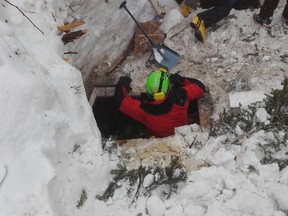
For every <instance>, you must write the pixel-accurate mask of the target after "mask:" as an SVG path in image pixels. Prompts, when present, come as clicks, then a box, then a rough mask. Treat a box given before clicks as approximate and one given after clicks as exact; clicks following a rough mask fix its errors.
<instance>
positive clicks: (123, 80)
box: [117, 76, 132, 92]
mask: <svg viewBox="0 0 288 216" xmlns="http://www.w3.org/2000/svg"><path fill="white" fill-rule="evenodd" d="M131 82H132V79H130V78H129V77H127V76H121V77H120V79H119V81H118V83H117V85H121V86H124V87H125V88H126V89H127V92H129V91H131V90H132V88H131V87H130V84H131Z"/></svg>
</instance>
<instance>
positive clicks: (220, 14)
mask: <svg viewBox="0 0 288 216" xmlns="http://www.w3.org/2000/svg"><path fill="white" fill-rule="evenodd" d="M236 1H237V0H218V1H215V0H200V6H201V7H202V8H209V9H208V10H205V11H202V12H200V13H198V14H197V16H198V17H200V18H201V19H203V20H204V24H205V27H208V26H211V25H212V24H214V23H217V22H218V21H220V20H222V19H223V18H225V17H227V16H228V15H229V13H230V11H231V9H232V7H233V5H234V4H235V2H236Z"/></svg>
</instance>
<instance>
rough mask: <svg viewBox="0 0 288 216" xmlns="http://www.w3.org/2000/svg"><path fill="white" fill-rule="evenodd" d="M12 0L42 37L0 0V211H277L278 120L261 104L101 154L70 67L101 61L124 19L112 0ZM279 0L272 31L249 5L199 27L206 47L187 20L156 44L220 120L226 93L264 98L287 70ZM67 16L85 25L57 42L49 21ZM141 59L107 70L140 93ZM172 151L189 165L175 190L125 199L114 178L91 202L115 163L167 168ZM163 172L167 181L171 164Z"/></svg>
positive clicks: (283, 156)
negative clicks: (204, 91)
mask: <svg viewBox="0 0 288 216" xmlns="http://www.w3.org/2000/svg"><path fill="white" fill-rule="evenodd" d="M161 2H163V1H161ZM12 3H13V4H15V5H17V6H18V7H19V8H20V9H21V10H22V11H23V12H24V13H25V14H27V16H28V17H29V18H30V19H31V21H33V23H34V24H35V25H36V26H37V27H39V29H40V30H41V31H43V32H44V35H43V34H42V33H41V31H39V30H38V29H37V28H36V27H35V26H33V25H32V23H31V22H29V20H28V19H27V17H25V16H23V14H21V12H20V11H18V10H17V8H15V7H13V6H11V5H10V4H8V3H7V1H3V3H2V4H1V6H0V47H1V54H0V76H1V79H0V82H1V84H0V110H1V116H0V122H1V130H0V131H1V133H0V146H1V153H0V215H1V216H2V215H3V216H18V215H19V216H20V215H31V216H33V215H50V216H58V215H100V216H106V215H107V216H108V215H118V216H124V215H125V216H129V215H131V216H132V215H133V216H135V215H142V216H145V215H153V216H160V215H164V214H165V215H166V216H172V215H177V216H178V215H179V216H181V215H183V216H184V215H185V216H196V215H198V216H202V215H206V216H207V215H221V216H223V215H229V216H230V215H257V216H258V215H259V216H266V215H267V216H268V215H276V216H284V215H286V214H287V211H288V206H287V203H288V198H287V197H288V190H287V188H288V181H287V179H288V169H287V167H286V164H285V160H287V151H286V148H285V145H286V146H287V145H288V143H287V127H284V126H282V128H281V127H279V125H278V126H277V124H275V121H274V120H275V115H271V112H270V111H271V110H270V109H269V110H268V108H267V107H264V106H259V107H256V108H255V109H254V110H250V111H249V110H248V111H245V112H244V111H243V112H240V114H239V113H238V115H237V118H236V117H235V116H234V117H233V116H231V118H230V121H231V124H224V126H223V127H219V129H218V130H217V131H216V132H215V131H214V135H213V136H212V134H207V133H201V132H200V131H198V130H197V128H196V127H195V126H193V125H192V126H185V127H183V128H177V129H176V136H174V137H169V138H166V139H163V140H160V141H157V140H154V141H153V140H149V141H147V142H146V143H145V145H143V146H141V145H139V146H135V145H131V146H129V145H126V146H125V145H124V146H122V147H117V148H116V149H114V150H113V151H112V154H111V153H109V149H104V151H103V149H102V143H101V135H100V133H99V130H98V128H97V125H96V122H95V119H94V117H93V114H92V111H91V107H90V105H89V104H88V101H87V98H86V95H85V90H84V86H83V81H82V74H81V72H83V73H84V75H85V76H87V74H86V72H87V71H90V69H91V68H93V66H94V64H95V63H96V62H101V61H102V60H103V64H105V65H108V66H109V62H110V63H111V61H112V59H113V58H115V56H117V55H118V54H119V53H120V52H121V51H122V50H121V49H124V47H125V45H127V44H128V41H129V39H130V38H129V37H132V35H133V31H132V29H133V26H135V25H134V24H133V21H132V20H131V19H130V17H128V15H127V14H125V13H124V12H123V11H120V10H119V9H118V7H119V3H121V2H118V1H116V2H114V1H112V2H110V1H103V2H102V1H101V2H100V1H96V2H95V1H79V2H75V1H72V0H71V1H70V0H66V1H53V0H49V1H44V2H42V1H36V0H27V1H20V0H15V1H13V2H12ZM138 5H139V7H138ZM127 6H128V7H129V9H131V11H132V13H135V15H136V16H137V17H138V15H140V14H141V12H143V14H141V17H139V18H140V19H139V20H145V19H146V18H147V17H151V5H150V3H149V1H144V0H138V1H135V2H133V1H129V2H128V5H127ZM281 6H283V5H281V4H280V5H279V7H278V8H277V9H276V11H275V15H274V20H273V24H274V25H273V27H271V28H265V27H262V26H259V25H256V24H255V23H254V22H253V20H252V16H253V13H255V11H254V12H252V11H250V10H246V11H234V10H233V11H232V12H231V16H229V17H228V18H227V19H225V20H223V21H221V22H219V23H218V24H217V25H216V26H215V27H214V28H210V29H208V30H207V36H208V39H207V43H205V44H202V43H198V42H197V41H196V39H195V36H194V33H193V31H192V29H191V28H190V27H189V28H188V27H187V28H184V29H183V30H182V31H180V32H178V33H177V34H175V35H173V36H171V37H170V38H169V39H166V40H165V44H166V45H167V46H169V47H170V48H171V49H173V50H175V51H177V52H178V53H180V54H181V61H180V63H179V65H178V66H177V67H175V68H174V69H173V70H172V71H171V72H172V73H174V72H179V73H180V75H183V76H187V77H194V78H198V79H200V80H202V81H203V82H204V83H205V84H206V85H207V86H208V87H209V89H210V93H211V95H212V100H213V103H214V105H215V107H214V111H215V115H214V117H215V118H214V119H216V120H217V118H218V119H220V120H221V117H223V116H222V111H223V110H224V109H227V108H229V93H230V92H241V91H251V92H253V91H257V92H258V91H259V92H263V94H269V93H270V91H271V88H275V89H281V88H282V86H281V82H282V81H283V79H284V76H287V71H288V67H287V61H288V59H287V56H288V53H287V50H288V43H287V42H288V41H287V39H288V37H287V30H286V29H284V28H283V25H282V23H281V21H280V18H281V9H282V8H281ZM142 7H144V10H142V9H143V8H142ZM116 9H117V10H116ZM197 12H198V11H194V12H193V13H192V14H191V15H190V16H189V17H187V18H185V19H184V20H183V21H182V22H186V21H187V19H191V18H192V17H193V16H194V15H195V14H196V13H197ZM152 15H155V14H152ZM73 17H75V18H84V21H85V22H86V24H85V26H83V27H85V28H87V29H88V33H87V35H85V36H84V37H83V38H81V40H77V41H75V42H74V43H71V44H68V45H67V46H65V47H64V46H63V43H62V41H61V36H60V35H58V32H57V26H58V25H63V23H64V22H65V21H71V20H72V19H74V18H73ZM128 20H130V21H128ZM171 29H172V28H171ZM122 42H123V43H122ZM114 45H115V46H114ZM67 50H69V51H76V52H78V53H79V55H78V56H70V59H71V61H70V62H69V63H67V62H65V61H64V60H63V53H64V52H65V51H67ZM150 56H151V53H147V54H145V55H142V56H141V58H139V56H133V55H131V56H129V57H128V58H127V60H126V61H124V62H123V64H122V65H121V66H119V67H118V68H117V70H116V71H115V74H114V76H121V75H129V76H131V77H132V78H133V82H132V87H133V89H134V90H135V92H140V91H141V90H143V89H144V84H145V82H144V81H145V79H146V77H147V75H148V74H149V73H150V71H151V70H153V69H155V67H156V66H155V64H153V63H151V61H150V60H149V59H150ZM110 57H111V58H110ZM74 66H75V67H77V68H82V69H83V71H81V72H80V71H78V70H77V69H76V68H75V67H74ZM82 66H83V67H82ZM99 71H100V72H99V73H101V70H100V69H99ZM102 75H103V74H102ZM110 76H111V75H107V76H106V78H110ZM114 78H117V77H114ZM93 81H97V80H93ZM112 81H113V79H112ZM243 97H244V96H242V97H240V98H238V100H237V101H241V102H242V103H243V104H244V102H247V100H248V98H243ZM245 99H247V100H245ZM256 99H259V98H256ZM261 99H262V98H261ZM249 101H250V100H249ZM253 101H255V100H254V99H253ZM247 104H248V103H247ZM237 105H239V103H237ZM236 108H237V107H236ZM285 110H286V111H287V105H286V107H283V109H282V111H283V112H285ZM277 111H278V110H277ZM280 111H281V110H280ZM274 114H275V113H274ZM226 119H227V118H224V120H225V121H226ZM235 119H236V120H235ZM248 120H249V121H250V120H253V124H250V123H251V122H250V123H249V121H248ZM278 120H279V119H278ZM259 125H260V126H261V127H260V126H259ZM282 125H283V124H282ZM256 126H257V127H256ZM167 143H168V144H167ZM134 144H135V143H134ZM147 149H149V151H145V150H147ZM139 152H140V153H141V154H138V153H139ZM137 154H138V155H137ZM174 154H175V155H179V156H183V157H184V159H185V160H184V166H185V168H186V170H189V172H188V173H187V181H186V182H185V183H184V182H180V183H179V184H178V185H177V186H178V190H177V193H171V194H170V195H171V196H170V197H169V199H165V197H166V198H167V196H163V194H162V193H161V191H164V192H167V191H166V190H163V189H166V188H165V186H161V188H159V189H156V190H154V191H152V192H150V194H149V193H148V195H147V194H146V195H145V194H139V193H138V194H137V196H138V197H137V199H135V194H133V193H132V194H131V193H130V195H128V194H127V191H128V192H129V189H131V185H130V184H129V182H127V181H126V182H119V185H117V186H119V188H118V187H117V190H116V191H115V193H114V196H113V197H110V198H109V199H108V200H107V201H106V202H104V201H100V200H98V199H96V196H97V195H99V194H102V193H103V191H104V190H105V188H106V187H107V186H108V183H109V182H110V180H111V174H110V170H111V169H112V168H115V167H116V165H117V164H118V163H119V162H122V161H123V160H124V159H127V161H126V162H127V164H128V165H130V167H131V169H132V168H134V167H135V168H137V167H138V166H139V165H141V164H142V165H149V164H152V165H153V164H155V163H157V162H158V163H161V164H168V159H169V158H171V156H172V155H174ZM131 155H132V156H133V157H131ZM139 155H140V156H141V155H142V156H143V158H140V156H139ZM149 155H150V156H153V157H149ZM134 156H135V157H134ZM139 158H140V159H139ZM165 159H167V160H165ZM283 161H284V162H283ZM129 163H130V164H129ZM190 170H191V171H190ZM173 174H175V175H173V176H174V177H177V176H178V175H179V172H175V173H173ZM153 179H155V175H152V174H151V173H150V175H147V176H145V178H143V180H145V181H144V182H143V183H144V186H145V187H144V190H145V189H147V188H149V187H150V186H151V185H152V184H153ZM135 182H136V183H137V179H136V181H135ZM120 186H121V187H120ZM132 186H133V188H132V189H133V190H131V191H132V192H133V191H134V192H135V189H136V191H137V184H136V185H132ZM160 189H161V190H160ZM131 191H130V192H131ZM164 195H165V194H164ZM166 195H167V194H166Z"/></svg>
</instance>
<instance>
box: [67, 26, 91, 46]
mask: <svg viewBox="0 0 288 216" xmlns="http://www.w3.org/2000/svg"><path fill="white" fill-rule="evenodd" d="M87 31H88V30H87V29H83V30H79V31H75V32H69V33H67V34H65V35H64V36H63V37H62V41H63V42H64V44H67V43H69V42H73V41H74V40H76V39H79V38H80V37H82V36H83V35H84V34H86V33H87Z"/></svg>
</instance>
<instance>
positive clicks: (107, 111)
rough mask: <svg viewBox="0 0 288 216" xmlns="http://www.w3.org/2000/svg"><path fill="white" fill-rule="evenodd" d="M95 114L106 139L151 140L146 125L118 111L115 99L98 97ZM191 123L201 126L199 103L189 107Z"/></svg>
mask: <svg viewBox="0 0 288 216" xmlns="http://www.w3.org/2000/svg"><path fill="white" fill-rule="evenodd" d="M93 113H94V116H95V119H96V122H97V126H98V128H99V130H100V132H101V136H102V138H104V139H107V138H109V137H113V138H114V139H137V138H149V137H150V136H151V135H150V134H148V133H146V130H145V127H144V125H142V124H141V123H139V122H138V121H135V120H134V119H132V118H130V117H129V116H127V115H125V114H123V113H121V112H120V111H118V109H117V108H116V106H115V104H114V98H113V97H111V96H109V97H97V98H96V100H95V103H94V105H93ZM188 113H189V119H190V123H191V124H193V123H196V124H199V114H198V106H197V101H196V100H195V101H193V102H191V103H190V106H189V110H188Z"/></svg>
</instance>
